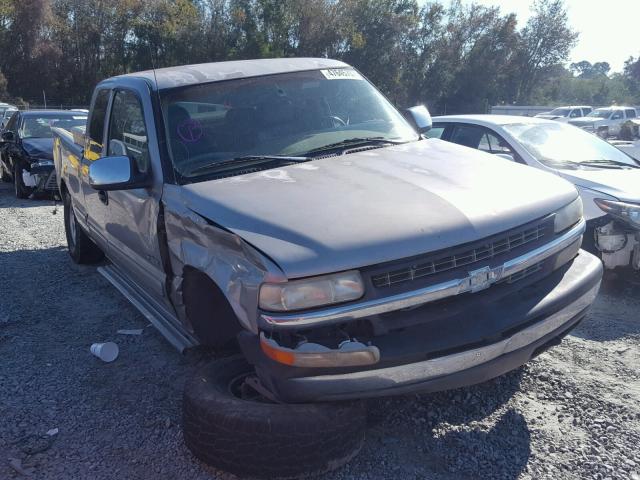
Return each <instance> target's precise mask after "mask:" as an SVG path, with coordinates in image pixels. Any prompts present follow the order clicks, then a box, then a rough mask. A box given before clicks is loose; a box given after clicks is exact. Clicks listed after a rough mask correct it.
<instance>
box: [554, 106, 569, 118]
mask: <svg viewBox="0 0 640 480" xmlns="http://www.w3.org/2000/svg"><path fill="white" fill-rule="evenodd" d="M569 112H571V109H569V108H556V109H555V110H551V112H549V115H557V116H558V117H568V116H569Z"/></svg>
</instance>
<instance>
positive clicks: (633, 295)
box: [571, 269, 640, 341]
mask: <svg viewBox="0 0 640 480" xmlns="http://www.w3.org/2000/svg"><path fill="white" fill-rule="evenodd" d="M639 309H640V272H636V271H633V270H631V269H618V270H615V271H606V272H605V275H604V278H603V280H602V286H601V287H600V293H599V294H598V297H597V298H596V301H595V302H594V304H593V306H592V307H591V310H590V311H589V313H588V314H587V316H586V317H585V319H584V320H583V321H582V322H581V323H580V325H578V326H577V327H576V328H575V329H574V330H573V331H572V332H571V335H573V336H575V337H580V338H583V339H585V340H594V341H610V340H617V339H621V338H624V337H628V336H636V335H640V318H639V317H638V316H636V315H630V314H629V312H634V311H638V310H639Z"/></svg>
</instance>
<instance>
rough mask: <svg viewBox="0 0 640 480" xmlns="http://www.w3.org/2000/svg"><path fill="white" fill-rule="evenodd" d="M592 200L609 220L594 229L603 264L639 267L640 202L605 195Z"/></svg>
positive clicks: (606, 266)
mask: <svg viewBox="0 0 640 480" xmlns="http://www.w3.org/2000/svg"><path fill="white" fill-rule="evenodd" d="M595 203H596V204H597V205H598V207H599V208H600V209H601V210H602V211H604V212H606V213H607V216H606V217H605V218H606V219H607V220H609V221H608V222H607V223H604V224H602V223H603V222H600V223H601V224H600V225H599V226H596V227H595V229H594V240H595V247H596V249H597V250H598V251H599V252H600V255H601V257H602V262H603V263H604V266H605V268H607V269H609V270H611V269H614V268H616V267H627V266H629V265H631V267H632V268H633V269H634V270H640V205H636V204H633V203H626V202H620V201H614V200H604V199H595Z"/></svg>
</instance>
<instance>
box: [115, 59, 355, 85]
mask: <svg viewBox="0 0 640 480" xmlns="http://www.w3.org/2000/svg"><path fill="white" fill-rule="evenodd" d="M344 67H349V65H347V64H346V63H343V62H340V61H338V60H331V59H327V58H270V59H260V60H236V61H230V62H214V63H201V64H197V65H184V66H178V67H168V68H159V69H157V70H155V74H154V70H146V71H143V72H136V73H129V74H126V75H120V76H118V77H114V78H113V79H118V78H143V79H145V80H147V81H148V83H149V84H150V85H151V86H152V88H153V87H155V88H156V89H157V90H164V89H167V88H174V87H182V86H187V85H196V84H199V83H210V82H220V81H223V80H231V79H237V78H249V77H258V76H262V75H275V74H279V73H290V72H301V71H305V70H319V69H322V68H344ZM113 79H110V80H113Z"/></svg>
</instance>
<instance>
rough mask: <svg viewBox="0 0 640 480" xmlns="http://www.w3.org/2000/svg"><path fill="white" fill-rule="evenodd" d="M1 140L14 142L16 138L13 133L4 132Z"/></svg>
mask: <svg viewBox="0 0 640 480" xmlns="http://www.w3.org/2000/svg"><path fill="white" fill-rule="evenodd" d="M0 138H2V141H3V142H14V141H15V140H16V136H15V135H14V133H13V132H2V136H1V137H0Z"/></svg>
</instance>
